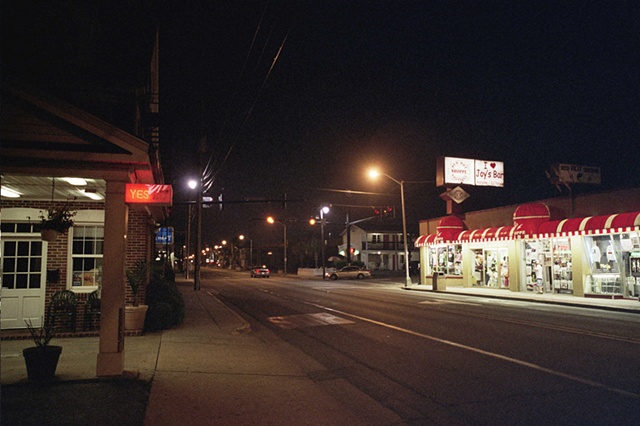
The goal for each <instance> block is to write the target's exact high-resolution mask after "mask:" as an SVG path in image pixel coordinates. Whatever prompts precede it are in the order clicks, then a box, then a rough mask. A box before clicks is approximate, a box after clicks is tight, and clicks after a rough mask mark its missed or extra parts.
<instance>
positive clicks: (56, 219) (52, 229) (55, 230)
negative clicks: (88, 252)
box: [40, 204, 77, 241]
mask: <svg viewBox="0 0 640 426" xmlns="http://www.w3.org/2000/svg"><path fill="white" fill-rule="evenodd" d="M76 213H77V212H72V211H70V210H69V205H68V204H65V205H64V206H62V207H61V208H54V207H52V208H50V209H48V210H47V211H46V212H42V211H40V219H41V222H40V234H41V235H42V239H43V240H44V241H54V240H55V239H56V238H58V235H60V234H64V233H65V232H66V231H67V230H68V229H69V228H71V227H72V226H73V217H74V216H75V215H76Z"/></svg>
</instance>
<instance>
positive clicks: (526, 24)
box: [161, 0, 640, 234]
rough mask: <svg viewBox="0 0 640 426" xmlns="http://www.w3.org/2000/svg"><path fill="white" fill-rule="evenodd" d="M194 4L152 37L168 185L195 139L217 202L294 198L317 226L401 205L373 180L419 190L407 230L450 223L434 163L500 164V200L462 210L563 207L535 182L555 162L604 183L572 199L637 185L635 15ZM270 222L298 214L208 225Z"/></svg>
mask: <svg viewBox="0 0 640 426" xmlns="http://www.w3.org/2000/svg"><path fill="white" fill-rule="evenodd" d="M220 3H222V4H220ZM187 4H189V3H187ZM194 4H195V3H194ZM197 4H198V6H194V5H192V6H182V3H181V6H179V7H176V8H174V9H173V13H171V14H170V15H171V16H170V18H169V19H168V20H167V23H166V24H165V25H163V27H162V36H163V37H162V53H161V55H162V56H161V62H162V68H161V70H162V71H161V72H162V74H161V77H162V79H161V83H162V108H163V111H164V112H165V113H166V116H168V117H170V120H171V122H165V123H164V126H163V136H164V143H165V144H166V145H170V146H171V150H170V151H168V152H170V153H166V154H165V159H167V158H168V157H170V161H171V166H170V167H169V170H170V173H171V175H172V177H174V178H177V177H179V176H181V175H182V174H184V173H187V171H190V170H194V167H197V166H196V165H197V159H196V149H197V144H195V143H194V142H195V141H197V140H198V139H199V135H200V134H205V135H206V141H207V150H208V152H207V156H206V157H207V158H212V159H213V162H212V164H213V165H214V169H215V170H216V173H217V178H216V181H215V182H214V183H213V186H212V189H211V192H212V195H214V196H216V195H217V194H218V193H219V192H220V191H222V192H223V193H224V197H225V199H233V200H239V199H243V198H246V199H255V198H259V197H267V198H270V197H278V196H281V194H282V193H284V192H287V194H288V196H289V197H290V198H304V199H305V200H308V203H305V207H304V208H306V211H309V212H311V211H312V210H313V208H314V206H315V205H319V204H320V203H322V202H333V203H336V204H340V203H343V204H353V205H360V204H364V205H368V204H372V203H391V202H393V200H396V203H397V204H398V201H397V199H398V197H397V194H398V185H397V184H395V183H393V182H392V181H390V180H386V181H381V182H379V183H378V184H375V183H372V182H370V181H368V180H367V178H366V177H365V175H364V171H365V170H366V168H367V167H368V166H369V165H371V164H377V165H379V166H380V167H381V168H382V169H383V170H384V171H385V172H386V173H388V174H389V175H391V176H393V177H394V178H396V179H398V180H406V181H420V182H428V183H422V184H407V186H406V192H407V209H408V215H409V217H410V218H411V220H413V221H416V222H417V220H419V219H424V218H428V217H433V216H438V215H443V214H444V213H445V205H444V202H443V201H442V200H441V199H440V198H438V194H440V193H441V192H443V191H442V190H441V189H439V188H435V184H434V183H433V180H434V178H435V160H436V158H437V157H438V156H461V157H466V158H479V159H486V160H498V161H503V162H504V163H505V187H504V188H502V189H498V188H468V192H470V193H471V198H470V199H469V200H468V201H465V208H466V209H468V210H470V209H477V208H491V207H495V206H498V205H505V204H513V203H518V202H523V201H530V200H535V199H538V198H541V197H550V196H559V195H561V192H559V190H558V189H557V188H556V187H555V186H553V185H551V184H550V183H549V181H548V180H547V178H546V177H545V171H546V170H548V169H549V167H550V165H551V164H553V163H558V162H561V163H571V164H579V165H588V166H599V167H601V168H602V179H603V185H601V186H600V188H592V187H589V188H586V187H576V188H574V191H575V192H576V193H579V192H580V191H586V190H592V189H606V188H612V187H628V186H637V185H638V184H639V183H640V178H639V173H638V172H637V169H638V167H637V148H636V147H637V141H638V140H639V137H640V102H639V94H640V90H639V89H640V87H639V86H640V77H639V76H640V72H639V71H640V70H639V65H640V53H639V52H640V43H639V40H640V38H639V37H640V36H639V34H640V25H639V23H640V13H639V12H640V8H639V6H638V3H637V2H634V1H613V2H604V1H603V2H590V1H588V2H584V1H568V2H565V1H560V2H558V1H533V2H513V1H492V2H478V1H455V2H451V1H372V0H367V1H303V2H300V1H295V2H291V1H271V2H269V4H268V5H267V6H266V7H265V4H266V3H265V2H257V1H248V2H216V4H217V6H216V7H212V6H209V5H204V4H200V2H197ZM261 17H263V19H262V21H261ZM258 26H260V27H259V29H258ZM256 31H257V32H256ZM254 36H255V41H254V42H253V47H252V49H250V48H251V45H252V40H254ZM285 37H286V40H285ZM280 47H282V49H281V51H280V54H279V56H278V59H277V61H276V62H275V64H274V65H273V68H272V69H271V71H270V72H269V69H270V67H271V66H272V64H273V61H274V58H275V57H276V54H277V53H278V49H279V48H280ZM267 75H268V78H267ZM187 147H189V148H188V149H187ZM231 147H232V149H231V152H230V154H229V155H228V158H227V159H226V161H224V162H223V159H224V158H225V156H226V155H227V154H228V153H229V149H230V148H231ZM209 155H210V156H211V157H209ZM318 188H325V189H327V188H328V189H348V190H360V191H374V192H375V191H379V192H385V193H395V194H396V196H395V197H391V198H389V197H376V196H355V195H351V196H349V197H348V198H347V199H345V197H344V196H342V195H341V193H336V192H330V191H318V190H317V189H318ZM565 194H566V192H565ZM277 207H278V208H279V206H277ZM248 211H250V212H249V213H248ZM262 211H264V212H274V213H275V214H283V215H286V214H289V215H292V214H294V213H292V212H291V209H288V211H287V212H286V213H283V212H281V211H278V209H277V208H276V206H275V205H268V206H264V205H263V206H252V207H250V208H249V207H248V206H242V207H235V206H232V207H231V208H229V209H225V211H223V212H222V213H216V214H213V212H211V213H210V214H209V215H210V223H211V224H212V226H215V227H222V228H226V227H227V226H229V225H228V222H227V221H226V219H225V216H231V215H232V212H233V215H240V216H243V215H253V216H255V215H260V214H261V212H262ZM296 214H297V213H296ZM300 214H305V213H300ZM309 214H311V213H309ZM341 214H342V213H341ZM351 214H352V215H354V214H356V215H357V214H362V215H368V214H369V211H367V210H363V209H357V208H355V209H351ZM219 219H222V220H219ZM415 225H417V223H415ZM238 226H239V228H242V227H243V225H242V224H240V225H238ZM244 226H246V225H244ZM224 231H226V230H223V231H222V233H223V234H224Z"/></svg>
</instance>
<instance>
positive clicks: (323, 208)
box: [320, 206, 329, 280]
mask: <svg viewBox="0 0 640 426" xmlns="http://www.w3.org/2000/svg"><path fill="white" fill-rule="evenodd" d="M327 213H329V207H327V206H323V207H322V208H321V209H320V235H321V236H322V242H321V243H322V279H323V280H324V279H325V275H326V273H327V266H326V259H325V257H326V255H325V248H324V246H325V244H324V224H325V220H324V215H325V214H327Z"/></svg>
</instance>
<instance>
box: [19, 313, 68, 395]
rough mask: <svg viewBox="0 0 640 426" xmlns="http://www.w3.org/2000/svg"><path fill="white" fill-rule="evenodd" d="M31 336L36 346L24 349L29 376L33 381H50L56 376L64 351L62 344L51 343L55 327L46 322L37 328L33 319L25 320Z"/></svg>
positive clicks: (23, 354)
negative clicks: (54, 344) (61, 354)
mask: <svg viewBox="0 0 640 426" xmlns="http://www.w3.org/2000/svg"><path fill="white" fill-rule="evenodd" d="M25 323H26V324H27V328H28V329H29V333H30V334H31V338H32V339H33V342H34V343H35V344H36V346H32V347H30V348H25V349H24V350H23V351H22V356H23V357H24V361H25V364H26V365H27V377H28V378H29V380H30V381H32V382H39V383H42V382H48V381H51V380H53V379H54V378H55V375H56V368H57V367H58V360H59V359H60V353H61V352H62V346H53V345H49V342H50V341H51V339H52V338H53V332H54V327H53V325H51V324H50V323H45V324H44V325H43V326H42V327H40V328H36V327H34V326H33V324H32V323H31V321H30V320H29V321H25Z"/></svg>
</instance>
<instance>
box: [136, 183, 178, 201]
mask: <svg viewBox="0 0 640 426" xmlns="http://www.w3.org/2000/svg"><path fill="white" fill-rule="evenodd" d="M124 201H125V203H127V204H153V205H159V206H170V205H172V204H173V187H172V186H171V185H147V184H143V183H128V184H126V188H125V197H124Z"/></svg>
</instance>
